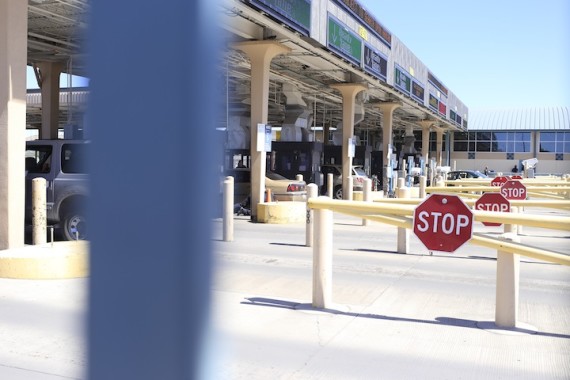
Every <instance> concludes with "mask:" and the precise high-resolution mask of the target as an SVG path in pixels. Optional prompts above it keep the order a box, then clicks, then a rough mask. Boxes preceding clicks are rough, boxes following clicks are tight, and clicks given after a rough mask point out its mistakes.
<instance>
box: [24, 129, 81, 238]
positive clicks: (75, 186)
mask: <svg viewBox="0 0 570 380" xmlns="http://www.w3.org/2000/svg"><path fill="white" fill-rule="evenodd" d="M88 147H89V144H88V142H87V141H85V140H32V141H27V142H26V224H27V225H29V224H31V221H32V179H34V178H37V177H43V178H45V179H46V182H47V189H46V190H47V193H46V202H47V222H48V225H53V226H55V227H56V228H58V230H60V231H61V235H62V237H63V239H65V240H76V239H79V240H85V239H87V238H88V235H87V223H86V221H87V220H86V217H85V210H86V204H87V197H88V194H89V192H88V190H89V186H88V175H87V170H86V156H87V148H88Z"/></svg>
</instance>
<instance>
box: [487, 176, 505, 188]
mask: <svg viewBox="0 0 570 380" xmlns="http://www.w3.org/2000/svg"><path fill="white" fill-rule="evenodd" d="M508 180H509V179H508V178H507V177H505V176H500V177H495V178H493V180H492V181H491V186H503V184H504V183H505V182H507V181H508Z"/></svg>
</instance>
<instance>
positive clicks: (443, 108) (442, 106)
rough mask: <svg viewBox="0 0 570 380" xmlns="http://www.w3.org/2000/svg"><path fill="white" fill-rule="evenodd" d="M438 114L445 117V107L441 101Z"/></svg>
mask: <svg viewBox="0 0 570 380" xmlns="http://www.w3.org/2000/svg"><path fill="white" fill-rule="evenodd" d="M439 113H440V115H443V116H446V115H447V106H446V105H445V103H444V102H442V101H440V102H439Z"/></svg>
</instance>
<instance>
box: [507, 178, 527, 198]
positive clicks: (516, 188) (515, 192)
mask: <svg viewBox="0 0 570 380" xmlns="http://www.w3.org/2000/svg"><path fill="white" fill-rule="evenodd" d="M501 194H503V196H504V197H505V198H507V199H516V200H525V199H526V186H525V185H523V183H522V182H521V181H519V180H516V179H515V180H509V181H507V182H505V183H504V184H503V186H501Z"/></svg>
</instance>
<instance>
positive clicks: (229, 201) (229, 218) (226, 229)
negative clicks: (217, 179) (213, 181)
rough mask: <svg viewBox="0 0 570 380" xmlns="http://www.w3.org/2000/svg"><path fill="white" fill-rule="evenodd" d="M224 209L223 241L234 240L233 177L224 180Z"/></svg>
mask: <svg viewBox="0 0 570 380" xmlns="http://www.w3.org/2000/svg"><path fill="white" fill-rule="evenodd" d="M223 197H224V201H223V204H224V211H223V214H224V215H223V235H224V241H234V177H232V176H228V177H226V179H225V180H224V194H223Z"/></svg>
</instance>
